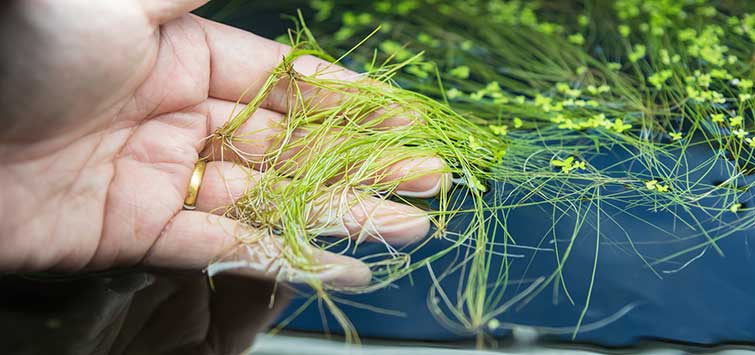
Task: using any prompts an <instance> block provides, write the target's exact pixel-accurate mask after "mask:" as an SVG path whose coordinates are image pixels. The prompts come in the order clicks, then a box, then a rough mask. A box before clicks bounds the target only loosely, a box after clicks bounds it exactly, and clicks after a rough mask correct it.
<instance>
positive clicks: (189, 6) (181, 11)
mask: <svg viewBox="0 0 755 355" xmlns="http://www.w3.org/2000/svg"><path fill="white" fill-rule="evenodd" d="M208 1H209V0H140V3H141V5H142V8H144V13H145V14H146V15H147V18H149V20H150V21H151V22H153V23H156V24H158V25H162V24H164V23H166V22H168V21H170V20H173V19H175V18H178V17H181V16H183V15H185V14H187V13H188V12H189V11H192V10H194V9H196V8H198V7H200V6H202V5H204V4H205V3H207V2H208Z"/></svg>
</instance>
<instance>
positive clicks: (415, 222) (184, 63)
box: [0, 0, 445, 285]
mask: <svg viewBox="0 0 755 355" xmlns="http://www.w3.org/2000/svg"><path fill="white" fill-rule="evenodd" d="M203 2H204V0H171V1H163V0H141V1H122V2H121V1H119V2H111V1H84V0H78V1H66V2H60V1H53V0H47V1H10V2H6V3H4V4H3V5H1V6H0V7H4V8H3V9H1V11H0V13H2V15H0V16H4V18H3V19H1V20H0V30H1V31H2V34H3V35H2V38H1V39H0V53H3V54H2V55H3V58H2V62H0V67H2V68H4V69H5V70H6V71H7V74H8V75H4V79H3V81H2V83H1V84H0V85H2V86H0V103H2V104H1V105H0V106H1V107H0V119H1V120H2V121H1V122H2V123H3V125H2V127H3V132H2V133H0V186H2V190H1V191H0V271H11V272H15V271H42V270H60V271H79V270H97V269H104V268H109V267H114V266H127V265H135V264H142V265H146V266H156V267H170V268H188V269H198V268H203V267H205V266H207V264H208V263H209V262H211V261H212V260H213V258H214V257H216V256H218V255H219V254H220V253H221V252H223V251H227V250H228V249H229V248H230V247H232V246H233V245H234V243H235V238H236V237H237V236H239V234H243V233H252V232H254V231H253V230H252V229H251V228H250V227H248V226H244V225H240V224H239V223H238V222H236V221H233V220H230V219H228V218H225V217H223V216H219V215H215V214H212V213H211V211H213V210H215V209H216V208H217V207H220V206H225V205H228V204H230V203H232V202H233V200H234V198H235V197H238V196H239V195H241V194H243V192H244V190H245V189H246V188H247V186H248V183H249V181H250V180H249V176H250V174H252V176H253V175H254V174H262V173H264V172H250V171H248V170H247V169H246V168H243V167H240V166H238V165H235V164H233V163H232V162H227V161H225V162H224V161H218V160H214V161H210V163H209V164H208V167H207V171H206V174H205V177H204V180H203V183H202V185H201V190H200V195H199V199H198V202H197V210H195V211H187V210H183V209H182V205H183V200H184V197H185V194H186V188H187V184H188V181H189V178H190V176H191V174H192V171H193V168H194V164H195V162H196V161H197V159H198V158H199V157H200V155H201V154H202V153H203V152H207V151H209V150H208V149H209V147H205V143H206V142H207V140H204V138H206V137H207V136H209V135H211V134H212V132H214V131H215V130H216V129H217V128H218V127H219V126H221V125H222V124H223V123H224V122H225V121H226V120H227V119H228V118H229V116H230V114H231V112H232V110H233V109H234V107H235V104H234V102H235V101H236V100H238V99H239V98H240V97H241V96H242V95H243V94H244V92H247V89H248V92H249V93H252V94H251V96H253V95H254V93H256V91H257V89H258V88H259V86H260V85H261V84H262V83H263V82H264V80H265V79H266V78H267V75H268V74H269V73H270V71H271V69H272V68H274V67H275V66H276V65H277V64H278V63H279V62H280V60H281V58H282V57H283V56H284V55H285V53H286V52H287V50H288V47H286V46H283V45H281V44H278V43H276V42H273V41H270V40H267V39H264V38H261V37H258V36H256V35H254V34H251V33H247V32H244V31H241V30H238V29H234V28H231V27H228V26H224V25H221V24H218V23H215V22H212V21H209V20H206V19H202V18H199V17H197V16H193V15H189V14H187V12H188V11H190V10H192V9H194V8H196V7H198V6H200V5H201V4H202V3H203ZM324 65H328V64H327V63H325V62H322V61H320V60H318V59H315V58H312V57H302V58H299V59H297V61H296V63H295V65H294V66H295V69H296V70H297V71H299V72H301V73H303V74H305V75H310V74H313V73H315V72H317V71H318V68H321V67H322V66H324ZM328 72H329V74H327V75H334V76H337V77H340V78H354V77H356V75H355V74H354V73H351V72H349V71H346V70H343V69H341V70H339V71H335V72H334V71H332V70H329V71H328ZM285 98H286V88H285V87H277V88H276V89H275V91H274V92H273V93H272V94H271V96H270V98H269V99H268V100H267V101H266V102H265V103H264V105H263V108H262V109H260V110H258V111H257V112H256V113H255V114H254V115H253V117H252V118H251V119H250V121H249V122H247V124H246V125H245V126H243V127H242V130H244V131H246V132H247V133H248V134H253V137H255V138H258V139H257V140H256V141H253V142H252V143H249V144H243V145H241V148H242V149H243V150H245V151H247V152H250V153H257V154H259V153H263V152H265V151H267V150H269V149H274V148H275V147H274V146H272V144H273V143H272V140H271V139H270V137H271V136H272V135H274V134H275V132H277V130H279V129H280V123H281V121H282V120H284V115H283V114H284V113H285V111H286V109H287V108H286V103H285V102H286V100H285ZM244 99H249V98H248V97H247V98H244ZM242 101H243V99H242ZM397 121H400V120H397ZM250 132H251V133H250ZM442 167H443V162H442V161H441V160H439V159H411V160H406V161H402V162H400V163H397V164H395V165H394V166H392V167H390V174H388V176H389V177H390V178H395V179H399V178H401V177H402V176H405V175H406V174H408V173H409V172H412V174H417V173H419V172H422V171H426V172H427V173H428V174H427V175H426V176H424V177H422V178H420V179H414V180H412V181H406V182H402V183H401V184H400V186H399V190H402V191H405V192H406V193H408V194H412V195H414V196H421V197H427V196H431V195H433V194H435V193H437V192H438V191H439V187H440V184H441V183H442V181H445V179H443V178H442V176H441V174H440V173H438V171H439V170H440V169H442ZM356 209H359V210H356ZM351 212H352V213H350V214H349V216H342V219H343V220H342V221H341V222H343V224H344V225H346V226H348V229H349V231H348V232H349V233H346V234H347V235H353V234H354V233H356V232H358V230H359V229H360V228H362V226H365V225H367V224H369V225H370V228H371V229H370V232H371V233H373V234H377V233H379V234H380V235H381V236H382V237H385V238H386V239H387V240H393V241H407V240H414V239H417V238H420V237H422V236H424V235H425V234H426V233H427V231H428V229H429V222H428V219H427V217H426V216H425V215H424V214H422V213H421V211H419V210H417V209H415V208H413V207H410V206H406V205H401V204H397V203H394V202H389V201H383V200H380V199H377V198H375V199H373V200H369V201H366V203H361V204H359V205H358V206H357V207H353V208H352V211H351ZM367 215H372V216H373V217H371V218H370V221H369V223H368V222H367V217H358V218H355V217H354V216H367ZM260 243H261V244H269V245H272V246H277V243H276V242H275V239H274V237H272V236H266V237H265V238H264V239H263V240H262V241H261V242H260ZM255 250H256V251H257V252H259V253H258V255H251V256H250V257H251V258H252V259H253V260H252V261H255V262H256V264H257V265H258V266H259V271H260V272H267V273H271V272H273V273H274V272H281V271H285V270H281V269H280V268H277V269H275V268H274V269H273V270H268V268H269V267H270V265H272V264H273V262H274V261H275V255H270V254H269V253H267V252H262V250H269V246H268V247H265V248H262V247H261V248H259V249H255ZM316 257H317V258H318V260H319V261H320V262H322V263H333V264H341V265H345V266H346V267H345V268H342V270H341V271H342V272H336V273H330V274H328V275H323V277H324V278H326V281H329V282H332V283H336V284H341V285H355V284H364V283H366V282H368V281H369V278H370V271H369V269H368V268H367V267H366V266H365V265H364V264H362V263H361V262H358V261H356V260H354V259H351V258H348V257H345V256H341V255H335V254H330V253H327V252H319V251H318V252H316ZM283 269H285V265H284V266H283Z"/></svg>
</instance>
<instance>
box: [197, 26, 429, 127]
mask: <svg viewBox="0 0 755 355" xmlns="http://www.w3.org/2000/svg"><path fill="white" fill-rule="evenodd" d="M198 21H199V22H200V24H201V25H202V27H203V28H204V30H205V32H206V38H207V44H208V46H209V48H210V53H211V56H212V63H213V65H212V68H211V69H212V71H211V74H210V90H209V95H210V96H211V97H214V98H218V99H224V100H227V101H232V102H236V101H239V100H240V102H242V103H246V102H249V101H250V100H251V98H253V97H254V96H255V95H256V94H257V93H258V92H259V91H260V89H261V88H262V85H263V84H264V82H265V80H266V79H267V78H268V77H269V76H270V74H271V73H272V72H273V70H274V69H275V68H276V67H277V66H278V65H279V64H280V63H281V61H282V60H283V57H285V56H286V54H288V53H289V51H290V50H291V48H290V47H289V46H287V45H284V44H281V43H278V42H275V41H271V40H269V39H266V38H263V37H260V36H257V35H255V34H252V33H249V32H246V31H243V30H240V29H237V28H233V27H230V26H225V25H222V24H219V23H216V22H213V21H209V20H205V19H201V18H199V19H198ZM250 58H254V60H250ZM293 67H294V70H296V72H298V73H300V74H302V75H304V76H316V77H318V78H322V79H333V80H340V81H359V80H369V79H367V78H365V76H364V75H362V74H357V73H354V72H352V71H350V70H347V69H344V68H342V67H340V66H338V65H335V64H332V63H329V62H327V61H324V60H321V59H318V58H316V57H313V56H302V57H299V58H297V59H296V60H295V61H294V63H293ZM290 84H291V82H290V81H289V80H287V79H285V78H284V79H283V80H281V81H280V82H279V84H278V85H276V87H275V88H274V89H273V91H272V92H271V93H270V95H269V96H268V98H267V99H266V100H265V101H264V102H263V103H262V107H263V108H267V109H270V110H273V111H277V112H281V113H286V112H288V111H289V108H290V107H289V101H290V99H291V89H292V88H291V87H290ZM374 84H375V85H383V84H382V83H379V82H375V83H374ZM297 85H298V89H299V90H301V94H302V97H303V99H304V100H307V101H309V102H310V104H312V105H315V106H317V107H318V108H328V107H335V106H337V105H339V103H340V102H341V101H342V100H343V97H342V95H338V94H337V93H334V92H327V91H324V90H321V89H318V88H315V87H312V86H310V85H307V84H304V83H299V84H297ZM379 113H380V112H379V111H378V112H375V113H373V114H372V115H370V117H374V116H376V115H379ZM410 116H411V115H401V114H400V115H394V116H392V117H384V118H383V119H382V120H380V122H379V123H377V124H376V126H377V127H391V126H396V125H407V124H410V123H412V122H413V121H414V120H413V119H411V118H410Z"/></svg>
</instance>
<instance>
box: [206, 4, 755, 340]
mask: <svg viewBox="0 0 755 355" xmlns="http://www.w3.org/2000/svg"><path fill="white" fill-rule="evenodd" d="M310 5H311V7H312V9H314V11H315V13H314V15H313V20H314V21H313V22H312V23H310V25H311V29H310V28H308V27H306V26H305V25H304V21H303V19H302V18H299V20H298V22H297V24H298V27H297V29H295V30H293V31H291V32H290V33H289V34H288V35H286V36H283V37H281V38H279V40H280V41H283V42H285V43H288V44H290V45H292V47H293V49H292V51H291V52H290V53H289V54H288V55H287V56H286V57H285V58H284V60H283V61H282V63H281V64H280V65H279V67H278V68H277V69H276V70H275V71H274V72H273V73H272V74H271V76H270V77H269V78H268V79H267V82H266V83H265V86H264V87H263V89H262V90H261V91H260V92H259V93H258V94H257V96H256V97H255V98H254V99H253V100H252V101H251V102H250V103H249V104H247V105H246V106H245V107H244V108H243V110H241V111H240V113H238V114H237V115H236V116H235V117H234V118H233V119H232V120H230V121H229V123H228V124H227V125H226V126H225V127H222V128H221V129H220V130H219V131H218V132H217V133H216V135H215V136H214V137H213V139H216V140H218V141H220V142H222V144H223V146H224V149H225V151H226V152H229V153H230V154H235V155H236V156H237V158H238V157H241V158H242V159H240V160H241V161H242V163H245V164H248V165H250V166H251V165H256V164H263V165H265V166H268V167H269V169H268V171H267V172H266V173H265V174H264V175H263V176H262V177H261V178H260V179H261V180H260V181H259V182H258V183H256V184H254V186H253V187H252V188H251V189H250V190H249V191H248V192H247V193H246V195H244V196H243V197H242V198H241V199H239V200H238V202H237V203H236V204H235V205H233V206H229V208H228V210H227V212H226V214H227V215H229V216H231V217H233V218H236V219H239V220H241V221H244V222H246V223H249V224H251V225H254V226H256V227H259V228H263V229H267V230H269V231H270V233H271V234H275V235H278V236H280V240H281V244H282V246H283V247H282V249H283V250H284V253H283V254H282V255H283V257H284V258H286V260H287V261H288V262H289V263H290V264H291V265H293V266H294V267H296V268H297V269H300V270H305V271H306V270H313V269H316V268H319V267H322V266H321V265H319V264H318V263H317V261H316V260H314V259H313V258H312V255H310V254H309V253H308V252H307V250H309V247H311V246H316V247H318V248H321V249H325V250H331V251H334V250H335V251H338V252H342V253H349V252H353V250H355V249H356V248H358V243H352V239H349V238H346V239H329V238H322V236H323V235H328V233H329V232H332V231H330V230H328V228H330V227H332V225H329V224H328V223H324V224H323V223H322V221H323V220H330V219H332V218H333V216H322V212H323V211H324V210H325V209H324V208H322V207H323V206H325V205H329V204H332V202H333V201H343V200H347V201H349V203H348V204H347V205H346V206H347V207H346V210H349V209H350V208H351V207H353V206H355V205H358V204H359V203H360V201H365V200H367V199H370V198H376V197H377V198H380V199H384V200H391V199H392V200H395V201H399V202H402V203H405V204H409V205H412V206H416V207H421V208H423V209H425V210H427V214H428V216H429V217H430V221H431V223H432V225H433V232H432V235H431V236H430V237H429V239H427V240H426V241H422V242H418V243H414V244H410V245H408V246H403V247H401V246H393V245H390V244H388V243H386V242H385V240H384V239H382V238H381V237H380V236H379V235H370V236H361V235H360V236H357V237H356V239H357V240H363V239H366V238H370V239H374V240H377V241H380V242H383V243H384V244H385V248H384V250H383V251H382V252H380V253H376V254H374V255H370V256H369V257H366V258H364V261H365V262H366V263H367V264H368V265H369V266H370V267H371V269H372V270H373V280H372V282H371V284H370V285H369V286H366V287H355V288H346V289H343V288H341V289H335V290H334V289H332V288H331V287H329V286H328V285H325V284H322V283H319V282H318V281H316V280H315V279H310V280H308V283H309V284H310V286H312V287H313V288H314V289H315V290H317V291H318V292H317V297H320V298H321V299H323V300H326V301H325V303H326V304H327V305H328V306H329V309H330V310H331V311H332V312H334V314H336V315H337V318H338V319H339V322H340V323H341V325H342V326H343V328H344V329H346V330H347V339H348V340H350V341H356V339H357V338H356V333H355V332H354V331H355V330H354V329H352V328H351V327H350V325H349V323H348V319H347V318H346V316H345V315H344V314H343V313H341V312H340V311H339V310H338V307H337V304H336V303H337V302H335V301H333V298H331V297H330V292H331V291H339V292H369V291H371V290H375V289H377V288H381V287H385V286H386V285H390V284H391V283H392V282H395V281H396V280H398V279H399V278H402V277H405V276H407V275H409V274H410V273H412V272H414V271H418V270H420V269H422V271H423V272H424V270H427V271H428V272H429V273H430V274H431V277H432V278H433V280H434V285H435V286H434V287H432V288H431V290H429V298H428V306H429V307H430V308H431V310H432V311H433V314H434V315H436V317H437V319H438V320H439V321H440V322H442V323H443V324H444V325H445V326H447V327H448V328H449V329H452V330H454V331H458V332H460V333H464V334H474V335H477V336H478V340H479V341H480V345H483V343H484V339H485V334H486V333H487V332H489V331H492V330H493V329H496V328H499V326H500V324H501V322H499V321H498V320H497V319H496V317H498V316H499V315H500V314H502V313H503V312H506V311H507V310H508V309H510V308H511V307H512V306H513V305H514V304H518V303H523V302H527V300H528V299H530V297H532V296H533V295H535V294H537V293H539V292H541V291H542V290H543V289H544V288H545V287H547V286H549V285H556V286H557V287H562V288H563V291H564V292H565V293H566V294H567V297H569V299H570V300H572V298H571V296H570V292H569V290H568V288H567V285H566V284H565V282H564V279H563V276H562V273H563V271H564V269H565V268H566V261H567V260H568V259H569V256H570V254H571V252H572V250H573V248H577V247H582V245H583V244H580V245H579V246H578V243H577V237H578V236H580V235H584V233H581V231H583V230H589V231H592V235H593V237H594V238H595V239H594V243H593V244H591V245H593V247H594V253H595V263H594V264H593V268H592V275H585V278H587V279H589V286H588V287H589V289H588V290H587V292H586V296H585V299H584V300H583V301H582V302H581V305H582V306H581V307H582V308H581V312H580V316H579V318H578V319H575V324H576V326H575V327H574V328H573V336H576V334H577V332H578V331H579V328H580V325H581V324H582V321H583V319H584V317H585V314H586V312H587V310H588V308H589V304H590V295H591V291H592V288H593V287H594V285H593V280H594V279H595V273H596V270H597V268H598V267H599V265H597V255H598V251H599V246H600V245H601V241H602V240H607V239H611V240H616V239H621V238H623V239H625V242H627V243H628V244H629V246H630V249H631V251H632V252H634V253H636V254H637V257H638V258H641V259H642V260H643V262H644V263H645V264H646V266H647V267H648V269H650V270H651V271H652V272H655V273H656V274H658V277H661V275H660V273H658V272H656V271H655V268H656V267H657V266H658V265H661V264H663V263H666V262H669V261H671V260H675V259H680V258H685V257H686V258H692V257H694V254H697V253H700V252H701V251H704V250H707V249H708V248H710V249H711V250H714V251H715V252H717V253H719V254H723V250H721V249H720V248H719V247H718V245H717V241H719V240H720V239H722V238H725V237H728V236H730V235H732V234H734V233H736V232H738V231H742V230H747V229H749V228H751V227H752V226H754V225H755V215H754V214H753V213H752V208H751V207H748V205H747V203H745V202H746V201H744V200H743V194H744V192H746V191H747V190H749V189H750V188H751V187H752V184H753V181H751V179H750V180H748V179H747V176H748V175H750V174H751V173H752V172H753V171H755V170H753V169H755V165H754V164H755V161H754V159H755V158H754V157H753V154H752V148H753V147H755V141H753V137H752V132H753V130H755V118H754V116H753V104H755V97H753V91H752V90H753V79H754V78H755V72H754V71H753V68H755V66H754V64H755V59H753V58H755V53H754V52H753V50H754V49H755V12H752V11H755V5H748V4H742V3H741V2H731V1H715V2H713V1H704V0H617V1H613V2H607V1H568V2H564V1H545V0H542V1H533V2H529V1H515V0H514V1H502V0H467V1H458V2H440V1H432V0H401V1H385V0H382V1H377V2H373V3H370V4H369V5H365V3H363V2H353V3H352V2H337V3H336V2H334V1H326V0H317V1H311V2H310ZM302 6H304V4H302ZM751 12H752V13H751ZM313 33H314V35H313ZM315 37H317V38H318V40H319V41H320V42H319V44H318V42H316V41H315ZM363 39H366V40H363ZM355 44H356V46H355ZM321 46H322V47H321ZM322 48H326V49H327V51H326V50H323V49H322ZM327 53H345V54H344V55H343V56H341V57H340V58H338V59H335V58H332V57H330V56H329V55H328V54H327ZM303 55H315V56H319V57H321V58H326V59H329V60H330V61H332V62H335V63H339V64H341V65H344V66H347V67H350V68H352V69H354V70H356V71H359V72H361V73H363V75H362V76H361V78H360V79H358V80H338V79H330V78H328V76H327V75H322V74H324V73H318V74H316V75H308V76H305V75H301V74H300V73H297V72H296V71H295V70H293V65H292V63H293V61H294V60H296V58H298V57H300V56H303ZM323 70H324V71H325V70H327V68H325V69H323ZM280 82H287V85H288V87H289V88H291V91H290V93H291V95H290V97H289V101H288V105H289V106H288V107H289V114H288V116H287V117H286V120H285V129H283V130H282V133H281V134H280V136H279V137H278V138H277V140H278V142H280V144H279V148H278V149H276V150H274V151H270V152H269V153H267V154H265V155H264V156H261V157H254V159H252V158H250V157H249V156H248V155H246V154H245V153H244V152H243V151H240V150H239V149H238V148H237V143H238V142H239V141H243V140H244V139H245V138H244V137H243V136H240V135H239V133H238V130H239V127H240V126H241V125H242V124H243V123H244V122H246V121H247V120H248V119H249V118H250V117H251V114H252V113H254V111H255V110H256V109H257V108H258V107H259V104H260V103H261V102H262V101H263V100H264V99H265V98H266V96H267V95H269V93H270V88H272V87H273V86H274V85H277V84H279V83H280ZM303 88H306V89H303ZM307 90H316V91H318V92H319V91H322V92H329V93H335V94H337V96H338V97H339V102H338V104H337V105H330V106H328V105H323V103H322V102H321V101H318V100H316V99H312V97H314V96H313V95H310V94H309V93H307V92H306V91H307ZM392 117H403V118H405V119H406V120H407V121H408V122H407V123H406V124H403V125H400V126H397V127H390V128H386V125H385V124H383V123H385V122H386V121H387V120H390V119H391V118H392ZM336 142H337V144H335V143H336ZM302 147H306V149H302ZM282 156H286V159H282V158H281V157H282ZM418 157H427V158H432V157H439V158H441V159H442V160H443V161H444V162H445V165H446V166H445V167H444V168H441V169H439V170H438V171H436V172H435V173H439V174H444V176H446V175H452V176H453V177H454V178H453V184H451V185H448V184H443V188H442V191H441V192H440V194H439V196H438V198H437V199H436V200H435V201H434V203H433V209H431V210H429V209H427V208H426V206H425V204H424V203H423V201H421V200H416V199H410V198H403V197H400V196H398V195H395V192H396V191H397V189H398V185H399V184H400V183H401V182H402V181H386V179H385V174H386V170H385V167H386V166H390V165H392V164H396V163H398V162H400V161H402V160H405V159H409V158H418ZM236 160H239V159H236ZM710 174H717V175H720V176H723V177H724V182H723V183H715V184H714V183H710V182H708V180H709V179H706V177H707V176H709V175H710ZM414 177H416V176H414ZM407 178H412V176H409V177H407ZM282 201H285V203H282ZM532 206H537V207H540V208H543V209H547V210H551V211H552V216H553V220H551V221H544V223H550V224H552V225H553V226H555V225H556V224H557V223H559V221H560V220H561V219H562V218H564V216H569V218H571V219H572V220H573V221H574V223H573V226H572V229H573V230H572V232H571V234H570V235H558V236H557V235H555V234H556V233H555V230H552V231H551V232H552V233H553V235H552V236H551V238H552V243H553V244H554V248H555V249H554V250H555V251H556V252H555V258H556V265H557V266H556V267H555V268H554V270H553V271H552V273H551V274H548V275H542V276H543V277H541V278H537V279H536V280H535V281H534V282H531V283H530V284H529V285H528V287H524V288H522V289H518V288H517V290H519V291H518V293H516V294H514V295H512V293H511V292H512V291H511V288H512V287H511V284H510V281H511V280H513V279H518V277H519V276H521V275H511V274H510V273H509V265H510V262H511V257H512V256H511V255H510V254H509V253H508V251H509V250H510V249H511V248H516V247H517V246H518V236H516V235H511V234H509V233H507V232H506V231H507V226H508V225H509V224H511V223H516V221H511V220H509V219H508V218H507V214H508V212H509V211H511V210H513V209H517V208H522V207H532ZM637 211H645V212H651V213H655V214H659V215H662V216H664V218H666V219H668V221H669V223H668V224H664V225H657V226H655V225H654V226H653V227H654V228H656V229H657V230H658V231H659V233H660V234H663V235H667V236H668V238H669V239H679V238H681V237H684V238H687V240H689V239H691V238H696V239H695V240H696V241H695V242H694V244H693V245H691V246H689V245H687V246H685V247H683V248H680V249H679V250H678V252H676V253H673V254H671V255H664V256H654V257H652V258H651V257H648V256H647V255H645V254H644V253H643V252H642V251H641V250H640V249H639V246H637V245H635V244H634V242H633V236H632V233H631V230H624V228H623V226H621V225H616V223H617V222H616V216H617V215H625V216H631V217H632V218H635V221H634V222H636V223H645V224H652V222H651V221H647V220H644V219H642V218H641V217H639V215H638V214H637ZM348 213H349V212H348V211H342V213H341V214H348ZM460 215H465V216H468V218H471V219H469V220H468V222H469V223H468V224H467V226H466V227H465V228H463V229H464V230H463V231H462V232H461V233H447V227H448V225H449V223H452V221H453V220H454V218H455V217H457V216H460ZM469 216H471V217H469ZM337 218H340V216H338V217H337ZM710 222H712V225H715V227H713V228H711V227H709V226H710V225H711V223H710ZM676 225H680V226H684V227H685V228H688V229H689V230H692V231H694V233H693V234H694V235H685V236H679V235H677V234H676V233H675V229H674V228H676V227H674V226H676ZM609 227H610V228H609ZM493 230H500V231H503V232H502V233H501V234H502V235H498V236H494V235H491V231H493ZM606 230H611V231H613V232H614V233H615V232H616V231H617V230H620V231H621V233H622V235H621V236H616V235H610V236H609V235H606V232H605V231H606ZM564 238H566V241H564ZM433 239H444V240H448V241H450V242H451V243H449V244H448V246H447V247H446V248H443V250H441V251H439V252H437V253H434V254H433V255H432V256H430V257H424V258H413V257H412V256H414V255H415V254H416V252H417V251H418V250H421V249H422V248H424V247H425V246H426V245H427V243H428V241H430V240H433ZM500 250H503V252H500ZM449 253H456V254H457V255H458V257H457V259H456V260H457V262H456V263H454V264H453V265H451V266H450V267H449V268H447V269H444V270H433V267H432V266H433V261H435V260H437V259H438V258H441V257H443V256H444V255H447V254H449ZM494 260H497V261H494ZM690 262H691V260H690ZM685 265H686V264H685ZM450 275H456V276H457V277H459V278H460V280H462V281H460V283H459V284H458V289H453V290H449V289H444V288H443V287H441V282H442V280H443V279H444V278H447V277H449V276H450ZM572 303H574V302H573V300H572ZM357 331H358V329H357Z"/></svg>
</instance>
